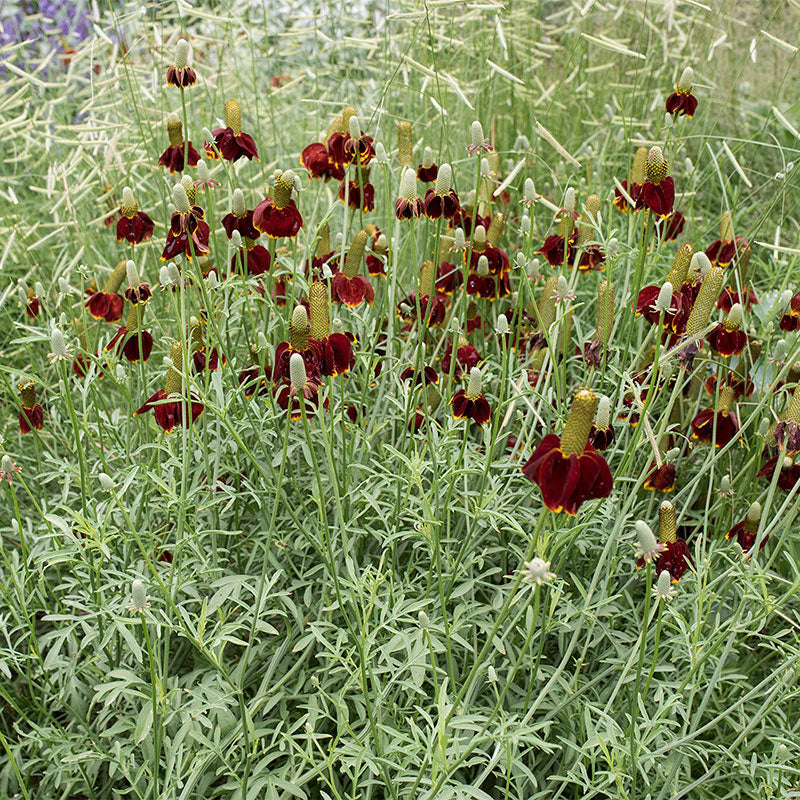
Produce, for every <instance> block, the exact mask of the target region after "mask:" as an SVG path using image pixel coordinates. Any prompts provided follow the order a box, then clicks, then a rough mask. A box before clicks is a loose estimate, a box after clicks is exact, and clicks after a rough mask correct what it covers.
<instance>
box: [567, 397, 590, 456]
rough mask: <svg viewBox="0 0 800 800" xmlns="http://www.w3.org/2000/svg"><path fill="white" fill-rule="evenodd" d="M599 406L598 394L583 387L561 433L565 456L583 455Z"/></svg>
mask: <svg viewBox="0 0 800 800" xmlns="http://www.w3.org/2000/svg"><path fill="white" fill-rule="evenodd" d="M596 408H597V395H596V394H595V393H594V392H593V391H592V390H591V389H581V390H579V391H578V392H577V394H576V395H575V399H574V400H573V401H572V408H571V409H570V412H569V418H568V419H567V424H566V425H565V426H564V432H563V433H562V434H561V452H562V453H563V454H564V455H565V456H570V455H571V454H573V453H574V454H575V455H577V456H579V455H581V454H582V453H583V451H584V449H585V447H586V443H587V442H588V441H589V431H590V430H591V427H592V422H593V420H594V412H595V409H596Z"/></svg>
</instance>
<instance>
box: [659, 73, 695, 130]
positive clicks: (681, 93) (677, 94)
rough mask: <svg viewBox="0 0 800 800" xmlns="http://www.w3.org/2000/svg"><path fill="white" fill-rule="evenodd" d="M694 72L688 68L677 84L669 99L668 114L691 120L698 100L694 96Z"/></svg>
mask: <svg viewBox="0 0 800 800" xmlns="http://www.w3.org/2000/svg"><path fill="white" fill-rule="evenodd" d="M693 82H694V70H693V69H692V68H691V67H686V68H685V69H684V70H683V72H682V73H681V78H680V80H679V81H678V82H677V83H676V84H675V91H674V92H673V93H672V94H671V95H670V96H669V97H668V98H667V106H666V108H667V114H672V115H673V116H681V115H685V116H687V117H689V119H691V118H692V117H693V116H694V112H695V111H696V110H697V98H696V97H695V96H694V95H693V94H692V83H693Z"/></svg>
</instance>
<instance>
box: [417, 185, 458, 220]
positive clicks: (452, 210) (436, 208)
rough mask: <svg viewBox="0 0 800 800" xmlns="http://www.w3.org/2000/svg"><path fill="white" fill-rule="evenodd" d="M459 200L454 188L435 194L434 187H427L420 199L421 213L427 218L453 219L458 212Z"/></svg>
mask: <svg viewBox="0 0 800 800" xmlns="http://www.w3.org/2000/svg"><path fill="white" fill-rule="evenodd" d="M459 207H460V201H459V199H458V195H457V194H456V193H455V190H454V189H450V190H448V191H447V192H446V193H444V194H437V192H436V189H428V191H427V192H425V199H424V200H423V201H422V213H423V214H425V216H426V217H428V219H441V218H442V217H444V218H445V219H450V220H451V219H453V217H455V215H456V214H457V213H458V209H459Z"/></svg>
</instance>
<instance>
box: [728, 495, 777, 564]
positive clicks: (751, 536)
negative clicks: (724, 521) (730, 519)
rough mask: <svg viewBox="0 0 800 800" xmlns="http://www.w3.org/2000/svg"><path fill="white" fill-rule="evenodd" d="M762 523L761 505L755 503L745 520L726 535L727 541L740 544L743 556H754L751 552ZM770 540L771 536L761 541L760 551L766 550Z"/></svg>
mask: <svg viewBox="0 0 800 800" xmlns="http://www.w3.org/2000/svg"><path fill="white" fill-rule="evenodd" d="M760 522H761V503H753V504H752V505H751V506H750V508H749V509H747V514H746V515H745V518H744V519H743V520H741V521H739V522H737V523H736V524H735V525H734V526H733V527H732V528H731V529H730V530H729V531H728V533H727V534H725V538H726V539H736V541H737V542H738V543H739V547H741V548H742V555H743V556H747V555H752V553H751V552H750V551H751V550H752V549H753V547H754V546H755V543H756V540H757V539H758V527H759V524H760ZM768 540H769V536H764V537H763V538H762V539H761V544H760V545H759V548H758V549H759V550H763V549H764V545H765V544H766V543H767V541H768Z"/></svg>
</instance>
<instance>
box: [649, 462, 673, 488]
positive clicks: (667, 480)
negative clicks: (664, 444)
mask: <svg viewBox="0 0 800 800" xmlns="http://www.w3.org/2000/svg"><path fill="white" fill-rule="evenodd" d="M650 466H651V468H652V471H651V472H650V474H649V475H648V476H647V477H646V478H645V479H644V484H643V487H644V488H645V489H646V490H647V491H648V492H653V491H656V492H671V491H672V490H673V489H674V488H675V465H674V464H670V463H669V462H664V463H663V464H662V465H661V466H660V467H659V466H658V465H657V463H656V462H655V461H653V462H652V463H651V464H650Z"/></svg>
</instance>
